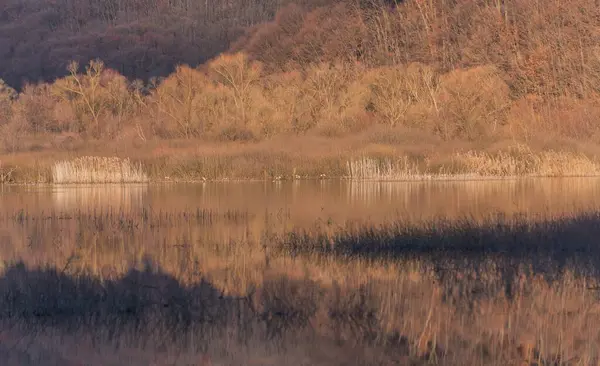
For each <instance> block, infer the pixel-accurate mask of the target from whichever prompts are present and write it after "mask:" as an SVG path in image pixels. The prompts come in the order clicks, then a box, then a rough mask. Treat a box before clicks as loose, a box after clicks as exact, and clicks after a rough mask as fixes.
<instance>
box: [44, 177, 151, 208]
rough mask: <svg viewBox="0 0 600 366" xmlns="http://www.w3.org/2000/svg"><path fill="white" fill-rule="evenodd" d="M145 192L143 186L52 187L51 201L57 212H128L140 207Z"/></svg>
mask: <svg viewBox="0 0 600 366" xmlns="http://www.w3.org/2000/svg"><path fill="white" fill-rule="evenodd" d="M147 191H148V186H147V185H145V184H127V185H121V184H110V185H83V186H68V187H54V188H53V189H52V200H53V202H54V208H55V209H57V210H73V209H79V210H84V211H85V210H94V209H99V210H102V209H113V210H117V211H128V210H133V209H137V208H141V207H142V205H143V204H144V198H145V197H146V193H147Z"/></svg>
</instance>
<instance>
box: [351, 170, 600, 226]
mask: <svg viewBox="0 0 600 366" xmlns="http://www.w3.org/2000/svg"><path fill="white" fill-rule="evenodd" d="M599 183H600V182H599V181H598V180H596V179H589V178H582V179H575V178H568V179H527V180H493V181H456V182H349V183H348V184H347V186H346V197H347V202H348V203H349V204H352V205H356V206H359V207H360V206H364V208H365V209H366V210H368V208H369V207H374V206H376V207H379V208H380V209H384V208H385V207H390V206H393V207H394V210H396V211H397V212H400V213H406V214H408V215H409V216H417V217H423V216H425V217H426V216H433V215H444V216H450V217H452V216H457V215H458V216H464V215H469V216H475V217H477V216H479V215H486V214H489V213H494V212H505V213H514V212H530V213H534V212H535V213H541V214H548V215H554V214H561V213H566V212H577V211H582V210H589V209H594V208H596V207H598V206H599V205H600V184H599Z"/></svg>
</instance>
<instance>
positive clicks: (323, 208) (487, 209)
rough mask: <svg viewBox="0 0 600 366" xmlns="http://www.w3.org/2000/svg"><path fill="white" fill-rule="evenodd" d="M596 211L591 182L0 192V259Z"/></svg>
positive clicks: (112, 257)
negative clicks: (349, 227)
mask: <svg viewBox="0 0 600 366" xmlns="http://www.w3.org/2000/svg"><path fill="white" fill-rule="evenodd" d="M599 206H600V179H590V178H585V179H577V178H570V179H523V180H505V181H500V180H495V181H460V182H387V183H373V182H349V181H334V180H322V181H293V182H268V183H261V182H255V183H248V182H243V183H242V182H240V183H236V182H228V183H203V184H166V185H153V184H150V185H105V186H91V185H90V186H4V187H0V244H1V247H0V253H1V255H2V258H3V259H4V260H5V261H9V262H11V261H14V260H24V261H25V262H26V263H29V264H35V265H44V264H51V265H56V266H59V267H62V266H65V265H66V263H67V262H69V265H75V263H79V264H80V266H83V267H85V266H88V265H91V266H92V267H93V268H96V269H97V270H101V269H102V268H104V269H105V270H106V269H107V268H108V269H109V270H111V271H113V270H116V268H119V267H120V268H121V269H122V270H125V269H126V268H127V267H128V266H131V265H132V263H133V262H137V261H139V260H140V258H141V256H143V255H151V256H156V255H158V256H160V257H164V256H167V257H170V256H173V255H175V253H180V254H179V255H183V256H184V257H194V256H197V255H198V253H196V251H197V250H198V248H204V249H203V250H202V253H204V255H206V251H207V250H208V251H209V252H211V253H210V254H208V255H212V251H213V249H210V248H219V247H220V246H221V247H223V246H226V244H227V243H231V242H233V241H236V242H239V241H248V242H254V243H256V242H260V241H261V240H264V234H265V230H268V231H269V232H273V233H282V232H285V231H290V230H294V229H303V228H305V229H309V228H311V227H315V226H316V225H318V226H320V227H321V228H323V227H324V228H326V229H328V230H330V231H331V232H334V231H335V230H336V228H339V227H341V226H343V225H344V224H345V223H347V222H368V223H370V224H374V225H377V224H380V223H384V222H390V221H394V220H403V221H408V222H420V221H426V220H432V219H436V218H447V219H457V220H458V219H464V218H469V219H474V220H477V219H480V218H486V217H490V215H496V214H505V215H513V214H520V213H522V214H526V215H527V217H529V218H533V217H540V218H548V217H560V216H565V215H570V214H574V213H580V212H587V211H593V210H597V209H598V207H599ZM92 243H93V250H92V249H89V248H90V246H91V245H92ZM85 248H87V249H85ZM170 248H178V249H177V250H176V251H171V250H170ZM190 248H195V249H190ZM84 249H85V250H84ZM190 250H192V252H190ZM214 250H215V251H219V250H221V249H214ZM82 251H88V252H89V253H88V254H86V255H83V254H81V252H82ZM186 251H187V252H186ZM182 252H183V254H181V253H182ZM78 253H79V254H78ZM92 257H93V258H94V259H93V260H92V259H91V258H92ZM83 258H85V259H86V260H83ZM178 258H179V257H178ZM75 259H80V262H77V261H76V260H75ZM164 259H167V258H164ZM180 259H181V258H180ZM180 259H176V260H175V262H177V263H179V262H180ZM169 260H174V258H170V259H169ZM90 261H92V262H93V263H91V262H90ZM161 262H162V261H161ZM86 263H87V264H86ZM80 268H81V267H80Z"/></svg>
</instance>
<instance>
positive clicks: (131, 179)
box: [52, 156, 148, 184]
mask: <svg viewBox="0 0 600 366" xmlns="http://www.w3.org/2000/svg"><path fill="white" fill-rule="evenodd" d="M52 182H53V183H55V184H68V183H144V182H148V176H147V175H146V173H144V171H143V169H142V166H141V164H134V163H132V162H131V161H130V160H129V159H128V158H126V159H121V158H117V157H112V158H109V157H97V156H83V157H79V158H76V159H73V160H71V161H58V162H56V163H54V165H53V166H52Z"/></svg>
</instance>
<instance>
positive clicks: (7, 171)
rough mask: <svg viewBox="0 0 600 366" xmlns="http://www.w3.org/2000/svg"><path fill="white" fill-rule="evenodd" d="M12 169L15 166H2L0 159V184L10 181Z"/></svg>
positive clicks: (13, 169)
mask: <svg viewBox="0 0 600 366" xmlns="http://www.w3.org/2000/svg"><path fill="white" fill-rule="evenodd" d="M14 171H15V168H7V167H4V166H2V161H1V160H0V184H2V183H9V182H12V180H13V173H14Z"/></svg>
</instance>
